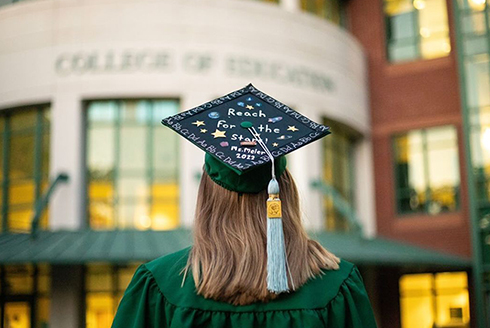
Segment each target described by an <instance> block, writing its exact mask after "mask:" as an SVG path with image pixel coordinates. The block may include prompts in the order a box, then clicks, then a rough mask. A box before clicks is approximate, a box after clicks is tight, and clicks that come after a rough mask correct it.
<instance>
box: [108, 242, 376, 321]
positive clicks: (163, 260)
mask: <svg viewBox="0 0 490 328" xmlns="http://www.w3.org/2000/svg"><path fill="white" fill-rule="evenodd" d="M189 250H190V247H189V248H185V249H183V250H181V251H178V252H176V253H173V254H170V255H167V256H163V257H160V258H158V259H156V260H153V261H151V262H149V263H146V264H142V265H141V266H140V267H139V268H138V269H137V270H136V272H135V274H134V276H133V278H132V280H131V282H130V284H129V286H128V288H127V289H126V292H125V293H124V296H123V298H122V300H121V303H120V304H119V307H118V309H117V313H116V316H115V318H114V321H113V323H112V328H157V327H158V328H160V327H162V328H163V327H215V328H225V327H227V328H229V327H230V328H238V327H239V328H244V327H254V328H255V327H274V328H292V327H331V328H344V327H345V328H376V322H375V319H374V315H373V311H372V308H371V304H370V302H369V299H368V296H367V293H366V290H365V288H364V284H363V281H362V278H361V275H360V273H359V271H358V269H357V267H356V266H355V265H354V264H352V263H350V262H348V261H345V260H342V261H341V263H340V268H339V270H326V271H325V275H319V276H318V277H316V278H315V279H310V280H309V281H308V282H307V283H305V284H304V285H303V286H301V287H300V288H298V289H297V290H296V291H294V292H291V293H285V294H281V295H280V297H278V298H277V299H275V300H273V301H270V302H268V303H262V302H257V303H253V304H249V305H245V306H234V305H232V304H229V303H225V302H218V301H215V300H211V299H205V298H204V297H202V296H201V295H197V294H196V292H195V286H194V281H193V279H192V276H191V275H188V277H187V278H186V281H185V283H184V286H183V287H181V284H182V275H181V274H179V273H180V272H181V270H182V268H183V267H184V266H185V264H186V262H187V257H188V254H189Z"/></svg>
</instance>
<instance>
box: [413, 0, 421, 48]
mask: <svg viewBox="0 0 490 328" xmlns="http://www.w3.org/2000/svg"><path fill="white" fill-rule="evenodd" d="M412 6H413V3H412ZM412 16H413V29H414V31H413V32H414V33H413V35H414V40H413V41H412V42H413V43H414V44H415V49H417V55H416V58H422V43H421V42H420V20H419V11H418V9H417V8H415V7H414V8H413V15H412Z"/></svg>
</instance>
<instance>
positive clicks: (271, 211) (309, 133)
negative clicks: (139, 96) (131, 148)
mask: <svg viewBox="0 0 490 328" xmlns="http://www.w3.org/2000/svg"><path fill="white" fill-rule="evenodd" d="M162 124H164V125H166V126H168V127H169V128H171V129H172V130H174V131H175V132H177V133H178V134H180V135H181V136H183V137H184V138H186V139H187V140H189V141H190V142H192V143H193V144H194V145H196V146H197V147H199V148H201V149H202V150H204V151H205V153H206V154H205V163H204V169H205V170H206V173H207V174H208V175H209V177H210V178H211V179H212V180H213V181H214V182H215V183H217V184H218V185H220V186H222V187H223V188H226V189H228V190H231V191H236V192H239V193H258V192H260V191H263V190H265V189H266V188H267V190H268V194H269V198H268V200H267V218H268V220H267V289H268V290H269V291H271V292H274V293H281V292H285V291H288V290H289V286H288V279H287V274H288V265H287V259H286V251H285V245H284V234H283V227H282V220H281V217H282V214H281V201H280V198H279V193H280V191H279V184H278V182H277V177H279V176H280V175H281V174H282V173H283V172H284V170H285V169H286V158H285V155H286V154H289V153H291V152H293V151H295V150H296V149H299V148H301V147H303V146H305V145H307V144H309V143H311V142H313V141H315V140H318V139H320V138H322V137H324V136H326V135H328V134H330V133H331V132H330V128H329V127H328V126H325V125H322V124H318V123H315V122H313V121H312V120H310V119H309V118H307V117H305V116H304V115H302V114H300V113H298V112H296V111H295V110H293V109H291V108H290V107H288V106H287V105H285V104H283V103H282V102H280V101H278V100H276V99H274V98H272V97H271V96H269V95H268V94H266V93H264V92H262V91H260V90H258V89H257V88H255V87H254V86H253V85H252V84H249V85H247V86H246V87H244V88H242V89H240V90H236V91H233V92H231V93H229V94H227V95H225V96H222V97H219V98H216V99H214V100H211V101H209V102H207V103H205V104H202V105H200V106H198V107H195V108H192V109H189V110H187V111H185V112H181V113H179V114H176V115H173V116H170V117H167V118H164V119H162ZM291 282H292V280H291ZM293 289H294V286H293Z"/></svg>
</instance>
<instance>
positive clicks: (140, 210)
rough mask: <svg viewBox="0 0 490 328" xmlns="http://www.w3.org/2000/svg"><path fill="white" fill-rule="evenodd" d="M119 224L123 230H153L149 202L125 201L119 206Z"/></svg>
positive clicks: (117, 209)
mask: <svg viewBox="0 0 490 328" xmlns="http://www.w3.org/2000/svg"><path fill="white" fill-rule="evenodd" d="M116 211H117V217H118V220H117V224H118V227H119V228H121V229H131V228H136V229H139V230H146V229H150V228H151V218H150V208H149V205H148V202H144V201H136V200H133V199H131V200H124V201H122V202H120V203H118V204H117V207H116Z"/></svg>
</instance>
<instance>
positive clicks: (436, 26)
mask: <svg viewBox="0 0 490 328" xmlns="http://www.w3.org/2000/svg"><path fill="white" fill-rule="evenodd" d="M423 3H424V5H423V8H421V9H419V22H420V23H419V24H420V30H419V33H420V36H421V37H422V38H421V52H422V57H423V58H426V59H429V58H436V57H442V56H445V55H447V54H448V53H449V52H450V51H451V46H450V44H449V27H448V23H447V9H446V0H426V1H423Z"/></svg>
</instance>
